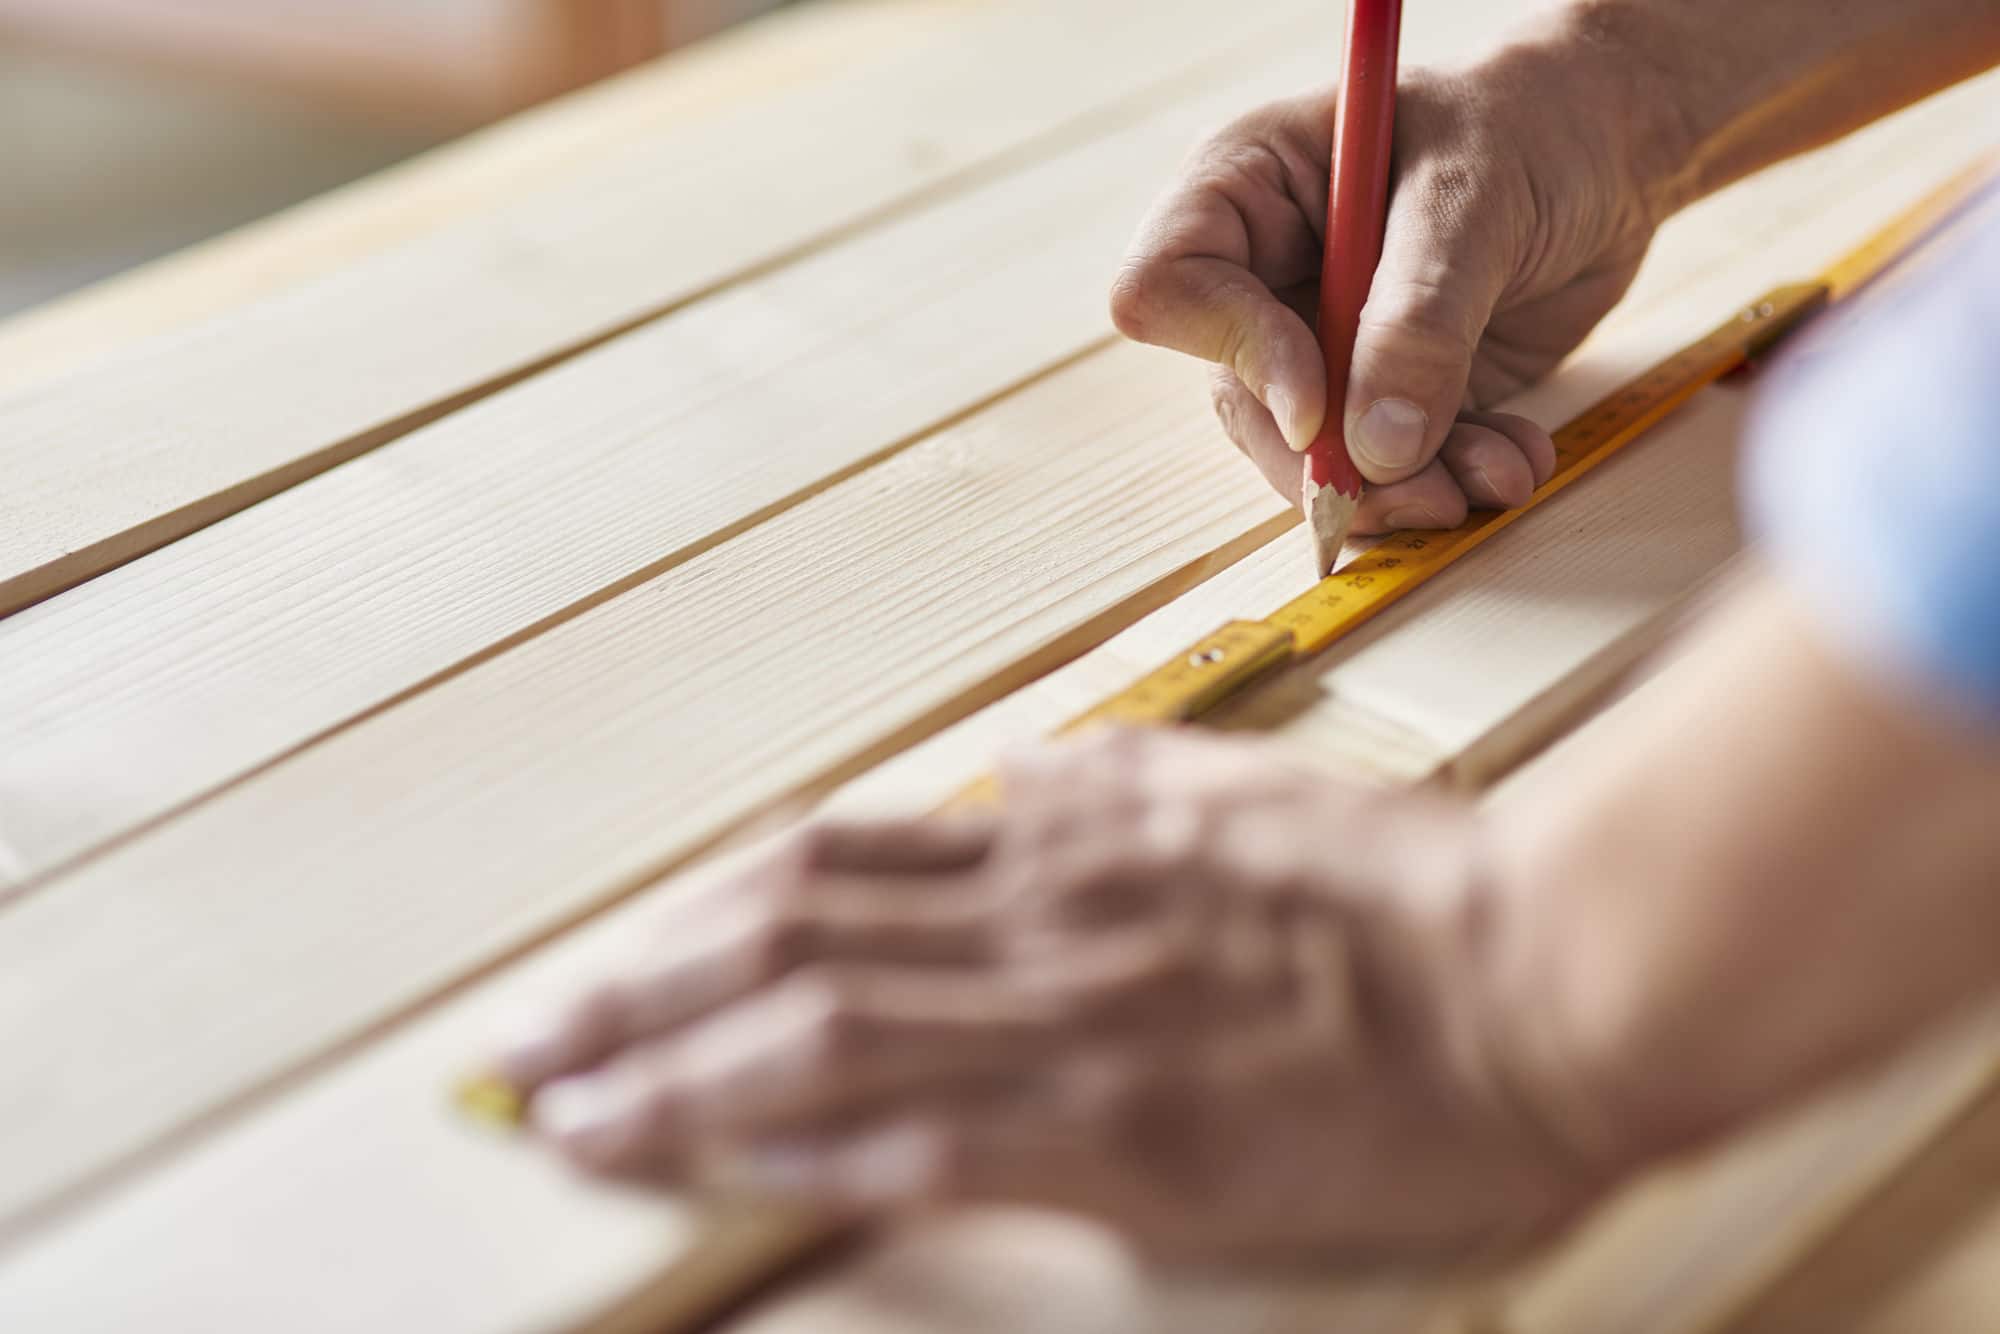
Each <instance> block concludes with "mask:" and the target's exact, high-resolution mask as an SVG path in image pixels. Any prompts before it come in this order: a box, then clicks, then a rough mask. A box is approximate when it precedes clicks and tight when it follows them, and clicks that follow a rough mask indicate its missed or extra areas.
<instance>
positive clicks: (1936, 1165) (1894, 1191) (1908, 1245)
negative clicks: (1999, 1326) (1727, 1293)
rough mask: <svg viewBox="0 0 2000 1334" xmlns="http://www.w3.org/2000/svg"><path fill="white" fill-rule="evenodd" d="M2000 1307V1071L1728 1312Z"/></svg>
mask: <svg viewBox="0 0 2000 1334" xmlns="http://www.w3.org/2000/svg"><path fill="white" fill-rule="evenodd" d="M1996 1310H2000V1081H1996V1082H1995V1083H1993V1084H1992V1085H1990V1086H1989V1087H1988V1089H1987V1091H1986V1093H1985V1094H1984V1095H1983V1096H1982V1097H1981V1098H1979V1099H1978V1100H1977V1102H1976V1103H1975V1104H1974V1105H1973V1106H1971V1107H1970V1108H1969V1109H1968V1110H1967V1111H1966V1114H1965V1116H1964V1117H1963V1118H1962V1119H1961V1120H1960V1121H1959V1122H1958V1123H1957V1124H1955V1125H1953V1126H1952V1127H1951V1128H1950V1130H1949V1131H1948V1132H1947V1133H1946V1134H1944V1135H1942V1136H1940V1137H1939V1138H1938V1139H1937V1141H1936V1142H1935V1143H1933V1144H1932V1145H1931V1146H1930V1147H1928V1148H1927V1149H1925V1151H1924V1152H1923V1153H1922V1154H1921V1155H1919V1156H1917V1157H1916V1158H1915V1159H1914V1160H1912V1161H1911V1162H1910V1163H1908V1164H1907V1165H1904V1166H1902V1167H1901V1169H1900V1170H1899V1171H1898V1172H1897V1173H1896V1175H1895V1178H1894V1179H1893V1180H1891V1181H1888V1182H1886V1183H1885V1184H1884V1185H1883V1187H1882V1189H1881V1190H1880V1191H1879V1192H1877V1193H1876V1194H1875V1195H1873V1196H1871V1197H1870V1198H1869V1199H1868V1200H1867V1201H1866V1203H1865V1205H1864V1207H1863V1208H1862V1209H1860V1210H1859V1211H1858V1212H1856V1213H1855V1214H1854V1215H1853V1216H1852V1217H1850V1218H1849V1219H1847V1220H1846V1221H1845V1222H1844V1223H1843V1224H1842V1226H1841V1227H1840V1228H1839V1229H1838V1230H1837V1231H1835V1232H1834V1233H1833V1234H1832V1235H1831V1236H1830V1237H1829V1238H1828V1240H1827V1242H1826V1244H1824V1245H1822V1246H1820V1247H1818V1248H1817V1249H1816V1250H1815V1251H1813V1253H1812V1254H1810V1255H1809V1256H1806V1257H1805V1258H1804V1259H1802V1260H1801V1261H1800V1263H1799V1264H1798V1265H1797V1266H1796V1267H1795V1268H1794V1269H1793V1270H1792V1271H1791V1272H1790V1273H1787V1274H1786V1275H1785V1276H1784V1277H1783V1278H1782V1279H1780V1280H1779V1281H1778V1282H1776V1283H1774V1284H1772V1285H1771V1286H1769V1287H1767V1288H1765V1289H1764V1290H1763V1291H1762V1292H1760V1293H1759V1294H1758V1295H1757V1297H1756V1300H1755V1301H1754V1302H1751V1303H1750V1304H1749V1305H1748V1306H1747V1307H1746V1308H1745V1309H1744V1310H1743V1311H1742V1312H1741V1313H1740V1314H1739V1315H1737V1316H1736V1317H1735V1318H1734V1319H1733V1320H1731V1321H1730V1323H1729V1326H1728V1327H1729V1328H1730V1329H1732V1330H1742V1331H1745V1332H1746V1334H1748V1332H1749V1331H1758V1334H1895V1331H1899V1330H1922V1331H1924V1334H1980V1332H1981V1331H1985V1330H1987V1329H1990V1328H1991V1326H1992V1323H1993V1313H1994V1312H1995V1311H1996Z"/></svg>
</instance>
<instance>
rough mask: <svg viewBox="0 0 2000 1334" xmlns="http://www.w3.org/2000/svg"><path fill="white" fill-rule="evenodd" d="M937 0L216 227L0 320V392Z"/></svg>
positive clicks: (819, 77)
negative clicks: (195, 241)
mask: <svg viewBox="0 0 2000 1334" xmlns="http://www.w3.org/2000/svg"><path fill="white" fill-rule="evenodd" d="M960 21H961V16H960V15H959V14H957V13H955V12H954V7H953V6H951V5H947V4H938V3H934V2H933V0H818V3H815V4H811V5H799V6H794V7H790V8H787V9H785V10H784V11H782V12H781V13H778V14H776V15H773V16H771V17H770V18H767V19H764V20H762V21H760V22H757V23H754V24H750V25H748V26H746V27H744V28H741V29H738V30H736V31H734V32H731V33H728V34H726V35H724V36H721V37H718V38H717V39H715V40H714V41H711V42H706V43H703V44H702V45H701V46H700V47H698V48H696V49H693V50H690V51H686V52H682V53H678V54H676V55H675V56H674V57H673V59H671V60H668V61H663V62H661V63H659V64H657V65H654V66H652V67H649V68H648V69H645V70H643V71H640V72H637V73H634V74H630V75H626V76H624V77H622V78H617V79H612V80H608V81H606V82H605V83H602V84H599V85H598V86H596V87H594V88H591V89H588V90H586V91H583V92H580V93H576V94H573V95H571V96H569V97H566V98H564V99H562V100H561V101H559V102H555V103H551V104H549V105H547V106H543V107H538V108H537V109H535V110H534V111H533V112H530V113H527V114H524V115H520V116H516V117H514V118H513V119H511V120H509V121H507V122H506V123H505V124H502V125H498V126H494V127H492V128H490V129H487V130H483V131H480V132H479V133H476V134H471V135H467V136H466V137H464V138H462V139H457V140H454V141H453V142H451V143H449V144H446V145H445V146H443V147H441V148H437V149H434V150H433V151H431V152H429V153H425V154H423V155H422V156H420V157H417V158H415V159H412V160H411V161H409V162H406V163H403V164H401V165H399V166H396V167H393V168H390V169H389V170H387V171H383V172H379V173H377V174H376V175H374V176H370V177H368V178H366V179H365V180H361V181H357V182H355V183H353V184H352V185H347V186H343V187H341V188H340V189H338V190H334V191H332V192H330V193H328V194H325V195H322V196H320V197H319V198H318V199H314V200H310V201H308V202H306V203H303V204H300V205H298V206H297V207H295V208H290V209H286V210H284V211H283V212H281V213H278V214H275V215H273V216H271V217H269V218H266V219H263V220H261V221H258V222H255V223H251V224H250V225H248V226H246V227H242V228H239V229H237V230H236V231H233V232H230V233H228V234H227V235H224V236H220V237H217V238H215V239H213V240H210V241H205V242H202V243H201V244H199V245H195V246H191V247H189V248H188V249H186V250H183V251H181V252H179V253H178V254H174V255H170V256H167V257H165V258H163V259H159V260H156V261H154V262H152V263H150V264H146V265H142V266H141V267H139V268H137V269H134V270H132V271H130V272H128V273H124V274H120V275H119V276H118V278H117V279H116V280H115V281H112V282H106V283H100V284H97V285H95V286H92V287H89V288H86V289H84V290H83V291H80V292H77V293H74V294H72V295H70V296H66V297H63V298H61V299H60V300H57V301H53V302H50V303H49V304H47V305H45V306H40V307H37V308H35V309H33V310H29V311H26V312H23V313H21V314H18V315H14V316H11V317H9V318H8V319H6V320H0V394H12V393H15V392H17V391H19V390H21V389H24V388H26V387H27V386H29V385H33V384H38V383H42V382H45V381H48V380H51V379H55V378H57V377H59V376H62V375H65V374H68V373H70V372H72V371H75V370H78V369H79V368H81V367H83V366H86V365H88V364H89V363H91V362H94V361H98V360H101V359H103V358H106V357H108V356H111V355H112V354H115V353H119V352H124V351H126V350H128V349H129V348H130V347H131V346H133V345H134V344H137V343H139V342H142V341H143V340H145V339H148V338H152V337H155V336H157V335H159V334H162V333H166V332H169V331H172V330H177V329H182V328H185V327H187V326H189V325H192V324H195V323H198V322H200V321H202V320H205V319H209V318H211V317H214V316H217V315H221V314H224V313H226V312H227V311H229V310H231V309H233V308H237V307H241V306H245V305H248V304H250V303H252V302H254V301H256V300H259V299H261V298H264V297H268V296H270V295H272V294H273V293H276V292H279V291H281V290H283V289H285V288H287V287H291V286H296V285H298V284H301V283H304V282H307V281H309V280H311V279H315V278H319V277H322V276H324V275H325V274H327V273H329V272H331V271H333V270H335V269H337V268H339V267H340V266H342V265H345V264H349V263H352V262H354V261H355V260H358V259H360V258H363V257H365V256H367V255H369V254H371V253H374V252H377V251H380V250H384V249H387V248H389V247H391V246H394V245H396V244H399V243H402V242H405V241H409V240H411V239H413V238H415V237H418V236H422V235H424V234H426V233H428V232H432V231H436V230H438V229H440V228H443V227H446V226H450V225H454V224H462V223H463V222H464V220H466V219H467V218H471V217H475V216H477V215H479V214H480V213H482V212H484V211H485V210H489V209H492V208H496V207H501V206H504V205H506V204H508V203H510V202H512V201H514V200H517V199H520V198H523V197H526V196H528V195H530V194H532V193H533V192H534V191H536V190H538V189H549V188H552V186H553V184H554V183H558V182H560V181H561V180H562V179H563V177H564V175H565V174H566V173H574V172H576V171H578V170H580V169H581V168H582V167H584V166H585V165H587V164H591V163H598V162H602V161H603V160H604V159H605V158H606V157H607V156H611V155H616V154H617V153H620V152H630V151H631V145H632V141H633V140H635V139H638V138H640V137H642V136H647V135H653V134H657V133H658V132H659V127H660V126H661V125H662V124H665V123H670V124H674V125H679V126H683V127H688V128H692V127H694V126H696V125H698V124H700V123H701V122H703V121H704V120H706V119H707V118H709V117H712V116H716V115H719V114H721V113H724V112H728V111H731V110H732V109H736V108H740V107H741V106H742V105H743V104H744V103H745V102H746V101H748V100H750V99H752V98H758V97H769V96H772V95H775V94H777V93H779V92H782V91H784V90H786V89H798V88H802V87H805V86H807V85H811V84H815V83H825V82H827V81H828V80H829V78H830V77H831V76H833V75H834V74H835V73H836V72H838V71H840V70H842V69H844V68H847V67H850V66H852V65H854V64H856V63H857V62H861V61H863V60H864V59H865V58H870V57H872V58H874V59H878V60H879V59H883V58H885V57H887V56H889V55H890V54H891V53H893V52H895V51H898V50H908V49H909V48H910V47H911V46H912V45H913V44H915V43H918V42H920V41H929V40H935V39H936V37H937V35H938V34H939V33H940V31H942V30H945V29H948V28H949V27H951V26H953V25H955V24H957V23H959V22H960Z"/></svg>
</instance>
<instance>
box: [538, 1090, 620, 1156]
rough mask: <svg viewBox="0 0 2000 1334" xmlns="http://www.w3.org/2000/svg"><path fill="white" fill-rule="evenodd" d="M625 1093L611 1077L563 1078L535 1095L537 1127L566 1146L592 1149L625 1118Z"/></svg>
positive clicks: (588, 1150)
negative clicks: (611, 1080) (615, 1084)
mask: <svg viewBox="0 0 2000 1334" xmlns="http://www.w3.org/2000/svg"><path fill="white" fill-rule="evenodd" d="M625 1112H626V1100H625V1096H624V1094H623V1093H622V1092H621V1091H620V1090H618V1089H617V1088H614V1087H613V1086H612V1084H611V1082H610V1081H609V1080H605V1079H596V1078H580V1079H562V1080H558V1081H556V1082H555V1083H553V1084H550V1085H549V1086H548V1087H547V1088H545V1089H543V1090H542V1091H541V1092H539V1093H537V1094H536V1095H535V1101H534V1102H533V1103H532V1104H531V1114H532V1116H533V1118H534V1122H535V1129H537V1130H539V1131H541V1132H542V1133H543V1134H545V1135H547V1136H549V1137H550V1138H551V1139H554V1140H557V1141H559V1142H560V1143H562V1144H564V1145H565V1146H567V1147H569V1148H572V1149H578V1150H581V1151H583V1152H586V1153H588V1152H590V1151H591V1149H593V1148H594V1147H597V1145H598V1143H599V1142H600V1141H602V1140H603V1139H605V1138H606V1136H607V1135H608V1133H609V1132H610V1131H611V1130H612V1128H613V1127H615V1126H616V1125H617V1124H618V1123H619V1121H621V1120H622V1119H623V1118H624V1116H625Z"/></svg>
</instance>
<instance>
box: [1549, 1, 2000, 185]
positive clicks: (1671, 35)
mask: <svg viewBox="0 0 2000 1334" xmlns="http://www.w3.org/2000/svg"><path fill="white" fill-rule="evenodd" d="M1524 47H1526V48H1535V49H1539V50H1540V52H1541V53H1542V55H1543V56H1544V57H1545V58H1546V59H1547V60H1550V61H1552V62H1554V64H1555V65H1557V66H1559V67H1560V70H1561V75H1560V77H1561V78H1562V79H1563V80H1564V82H1565V83H1569V84H1574V85H1577V86H1580V87H1581V88H1583V89H1584V90H1585V94H1586V96H1585V101H1586V102H1587V103H1588V104H1591V105H1595V106H1597V107H1599V108H1601V109H1603V110H1604V112H1605V113H1606V114H1609V115H1611V116H1612V117H1613V118H1614V120H1615V121H1617V122H1618V123H1620V124H1621V125H1622V126H1623V127H1624V129H1625V132H1626V137H1627V138H1628V140H1629V142H1630V153H1631V162H1632V169H1633V170H1634V172H1635V173H1637V174H1638V176H1639V177H1640V179H1639V180H1638V181H1637V182H1636V184H1637V185H1638V186H1639V188H1640V189H1641V190H1642V191H1643V193H1644V195H1645V196H1646V198H1647V200H1648V202H1649V203H1650V204H1651V206H1652V210H1653V212H1654V214H1655V216H1656V217H1663V216H1665V215H1666V214H1667V213H1671V212H1672V211H1674V210H1675V209H1677V208H1680V207H1682V206H1684V205H1686V204H1688V203H1691V202H1692V201H1694V200H1696V199H1699V198H1700V197H1702V196H1703V195H1706V194H1709V193H1711V192H1713V191H1715V190H1718V189H1721V188H1722V187H1723V186H1725V185H1728V184H1729V183H1731V182H1732V181H1735V180H1737V179H1739V178H1741V177H1743V176H1746V175H1749V174H1750V173H1752V172H1754V171H1757V170H1759V169H1760V168H1762V167H1766V166H1769V165H1770V164H1772V163H1774V162H1777V161H1779V160H1781V159H1783V158H1786V157H1789V156H1791V155H1793V154H1796V153H1800V152H1804V151H1806V150H1807V149H1810V148H1814V147H1816V146H1818V145H1820V144H1823V143H1825V142H1827V141H1828V140H1831V139H1834V138H1837V137H1839V136H1840V135H1842V134H1845V133H1847V132H1848V131H1850V130H1853V129H1856V128H1858V127H1860V126H1862V125H1865V124H1867V123H1868V122H1870V121H1872V120H1875V119H1878V118H1879V117H1882V116H1885V115H1887V114H1889V113H1890V112H1892V111H1895V110H1897V109H1898V108H1900V107H1903V106H1906V105H1908V104H1909V103H1911V102H1915V101H1917V100H1919V99H1921V98H1923V97H1926V96H1928V95H1929V94H1931V93H1934V92H1937V91H1938V90H1940V89H1942V88H1945V87H1948V86H1950V85H1951V84H1953V83H1956V82H1958V81H1959V80H1961V79H1965V78H1969V77H1971V76H1972V75H1975V74H1978V73H1979V72H1981V71H1982V70H1985V69H1988V68H1990V67H1992V66H1993V65H1995V64H1996V63H2000V3H1996V0H1903V2H1902V3H1898V4H1882V3H1879V2H1878V0H1749V2H1748V3H1746V0H1574V2H1573V3H1571V4H1569V5H1567V6H1565V7H1563V8H1562V9H1560V10H1558V11H1556V12H1555V13H1553V14H1551V15H1550V16H1549V17H1548V18H1547V19H1545V20H1543V21H1542V23H1541V25H1540V26H1539V27H1538V28H1537V29H1535V30H1534V31H1533V32H1532V33H1531V34H1530V35H1529V40H1528V41H1527V42H1526V43H1524Z"/></svg>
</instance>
